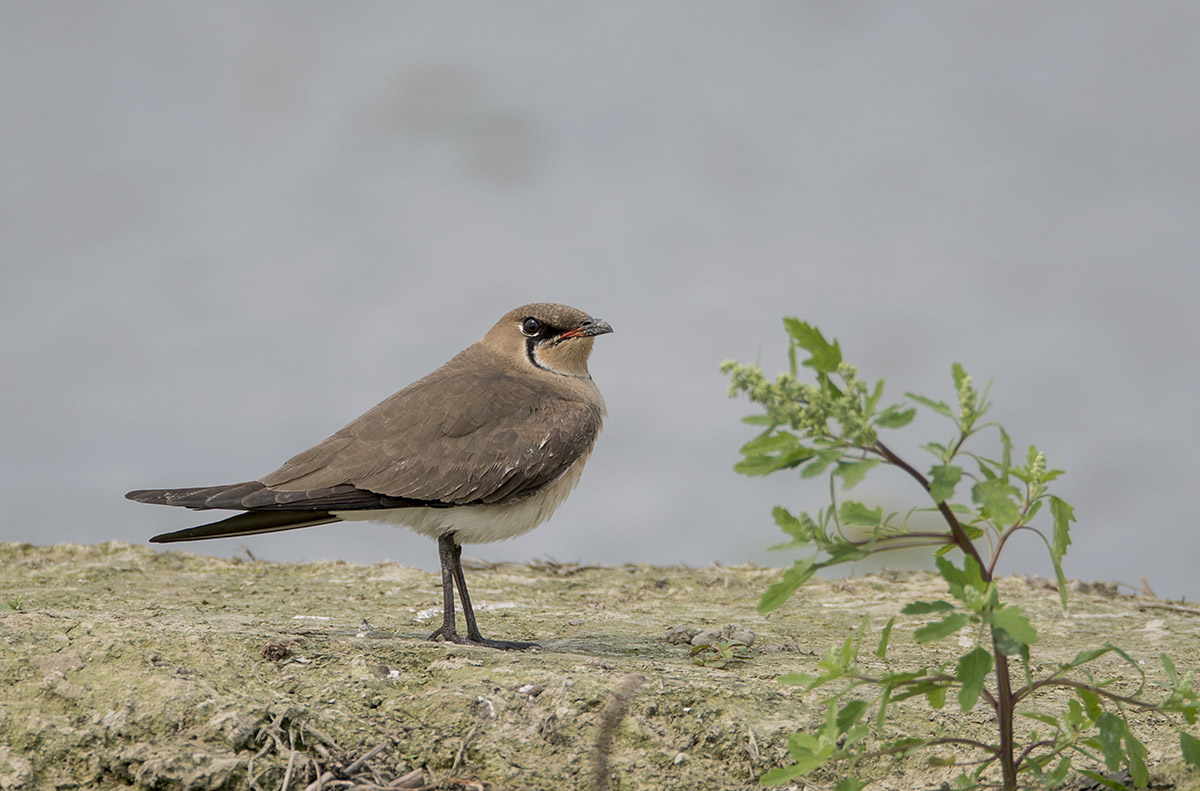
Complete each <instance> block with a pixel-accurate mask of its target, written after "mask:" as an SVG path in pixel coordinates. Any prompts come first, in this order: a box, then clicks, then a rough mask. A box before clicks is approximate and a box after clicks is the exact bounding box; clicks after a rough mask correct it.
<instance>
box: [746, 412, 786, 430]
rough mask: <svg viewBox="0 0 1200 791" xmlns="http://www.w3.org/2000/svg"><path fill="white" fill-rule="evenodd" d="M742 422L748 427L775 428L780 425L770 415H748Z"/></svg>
mask: <svg viewBox="0 0 1200 791" xmlns="http://www.w3.org/2000/svg"><path fill="white" fill-rule="evenodd" d="M742 422H743V423H745V424H746V425H747V426H771V427H772V428H774V427H775V426H776V425H778V424H777V423H776V422H775V419H774V418H773V417H771V416H770V415H746V416H745V417H744V418H742Z"/></svg>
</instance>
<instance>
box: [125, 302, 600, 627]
mask: <svg viewBox="0 0 1200 791" xmlns="http://www.w3.org/2000/svg"><path fill="white" fill-rule="evenodd" d="M612 331H613V330H612V327H611V326H610V325H609V324H608V322H606V321H603V320H602V319H597V318H593V317H592V316H590V315H589V314H587V313H585V312H583V311H581V310H578V309H576V308H572V307H568V306H567V305H560V304H555V303H549V302H536V303H532V304H529V305H524V306H522V307H519V308H516V309H515V310H512V311H509V312H508V313H506V314H505V315H504V317H503V318H501V319H500V320H499V321H498V322H496V324H495V325H494V326H493V327H492V328H491V330H489V331H488V332H487V334H485V335H484V336H483V337H482V338H481V339H480V340H479V341H477V342H475V343H473V344H471V345H470V346H468V347H467V348H466V349H464V350H463V351H461V352H459V353H458V354H457V355H455V356H454V357H453V358H451V359H450V360H449V361H448V362H447V363H446V364H444V365H443V366H441V367H440V368H438V369H437V370H435V371H433V372H432V373H430V374H428V375H427V376H425V377H424V378H422V379H418V380H417V381H415V382H413V383H412V384H410V385H408V386H407V387H405V388H404V389H402V390H400V391H399V392H397V393H395V394H393V395H391V396H389V397H388V398H386V399H384V400H383V401H381V402H380V403H379V404H377V405H376V406H375V407H373V408H371V409H369V410H368V411H367V412H365V413H364V414H363V415H362V416H360V417H358V418H357V419H355V420H353V421H351V422H350V423H348V424H347V425H346V426H345V427H343V428H342V429H341V430H339V431H338V432H337V433H335V434H334V435H333V436H331V437H329V438H328V439H326V440H324V441H323V442H320V443H319V444H317V445H315V446H313V447H312V448H309V449H308V450H306V451H303V452H301V453H299V454H297V455H295V456H293V457H292V458H290V459H288V460H287V461H286V462H284V464H283V466H281V467H280V468H279V469H277V470H275V471H274V472H271V473H268V474H267V475H264V476H262V477H261V478H258V479H257V480H253V481H246V482H242V483H234V484H228V485H224V486H206V487H200V488H183V489H140V490H136V491H132V492H129V493H128V494H126V495H125V496H126V497H127V498H128V499H130V500H134V501H136V502H140V503H153V504H158V505H173V506H182V507H185V508H190V509H193V510H209V509H233V510H240V511H244V513H241V514H238V515H236V516H231V517H229V518H227V519H223V520H221V521H218V522H213V523H210V524H205V525H200V526H198V527H192V528H188V529H186V530H179V531H176V532H171V533H163V534H161V535H156V536H154V537H152V538H151V539H150V541H151V542H152V543H158V544H166V543H173V542H177V541H198V540H202V539H208V538H226V537H235V536H249V535H255V534H259V533H273V532H276V531H281V530H293V529H296V528H301V527H312V526H315V525H326V524H332V523H337V522H353V521H358V520H366V521H372V522H383V523H386V524H393V525H400V526H404V527H408V528H410V529H412V530H414V531H416V532H417V533H420V534H422V535H425V536H428V537H430V538H434V539H436V540H437V542H438V559H439V562H440V565H441V572H442V625H441V626H440V627H439V628H438V629H437V630H436V631H434V632H433V634H431V635H429V639H430V640H440V641H446V642H450V643H455V644H459V645H475V646H484V647H488V648H497V649H504V650H510V649H526V648H530V647H536V646H537V644H536V643H529V642H520V641H513V640H495V639H488V638H485V637H483V635H482V634H480V631H479V626H478V624H477V622H476V620H475V612H474V610H473V608H472V607H471V598H470V595H469V594H468V593H467V583H466V580H465V578H464V576H463V569H462V560H461V558H462V545H463V544H465V543H471V544H473V543H484V542H490V541H498V540H501V539H505V538H511V537H514V536H518V535H521V534H523V533H526V532H528V531H530V530H532V529H533V528H535V527H537V526H538V525H540V524H542V523H543V522H545V521H546V520H547V519H549V518H550V516H551V514H553V513H554V511H555V509H557V508H558V506H559V505H561V504H562V502H563V500H564V499H566V497H567V495H568V494H570V492H571V491H572V490H573V489H574V488H575V486H576V485H577V484H578V483H579V478H580V475H581V474H582V472H583V467H584V464H585V463H586V462H587V460H588V457H589V456H590V455H591V453H592V449H593V448H594V447H595V444H596V437H597V435H598V434H599V433H600V429H601V426H602V423H603V420H604V418H605V416H606V411H605V404H604V398H603V397H602V396H601V395H600V390H599V389H598V388H597V387H596V384H595V383H594V382H593V381H592V377H591V374H590V373H589V372H588V358H589V357H590V356H591V353H592V345H593V342H594V339H595V338H596V337H597V336H599V335H604V334H606V333H610V332H612ZM456 587H457V590H458V596H459V603H460V604H461V607H462V613H463V619H464V621H465V625H466V634H465V635H464V634H462V633H460V632H459V631H458V629H457V624H456V621H455V608H454V590H455V588H456Z"/></svg>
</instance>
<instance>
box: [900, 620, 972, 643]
mask: <svg viewBox="0 0 1200 791" xmlns="http://www.w3.org/2000/svg"><path fill="white" fill-rule="evenodd" d="M970 620H971V619H970V618H968V617H967V616H965V615H963V614H962V613H960V612H955V613H950V614H949V615H947V616H946V617H945V618H943V619H942V620H940V621H937V622H935V623H927V624H925V625H924V626H922V627H920V628H919V629H917V630H916V631H915V632H913V639H914V640H916V641H917V642H918V643H932V642H934V641H935V640H941V639H942V638H945V637H949V636H950V635H952V634H954V633H955V632H957V631H958V630H959V629H961V628H963V627H964V626H966V625H967V624H968V623H969V622H970Z"/></svg>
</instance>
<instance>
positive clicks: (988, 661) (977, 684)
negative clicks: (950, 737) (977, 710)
mask: <svg viewBox="0 0 1200 791" xmlns="http://www.w3.org/2000/svg"><path fill="white" fill-rule="evenodd" d="M990 672H992V655H991V654H989V653H988V652H987V651H985V650H984V649H983V648H982V647H980V646H976V647H975V650H973V651H971V652H970V653H969V654H963V655H962V656H961V657H960V658H959V660H958V668H957V669H956V670H955V672H954V677H955V678H957V679H958V681H959V683H960V684H962V687H961V688H959V690H958V706H959V708H960V709H962V710H963V711H964V712H967V711H970V710H971V709H972V708H973V707H974V706H975V701H977V700H979V695H980V694H981V693H982V692H983V682H984V681H985V680H986V679H987V675H988V673H990Z"/></svg>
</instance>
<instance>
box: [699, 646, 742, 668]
mask: <svg viewBox="0 0 1200 791" xmlns="http://www.w3.org/2000/svg"><path fill="white" fill-rule="evenodd" d="M749 658H750V652H749V650H747V647H746V644H745V643H743V642H742V641H740V640H717V641H716V642H714V643H701V644H700V645H696V646H692V662H693V663H695V664H697V665H701V666H703V667H716V668H723V667H726V666H728V665H729V663H730V662H738V661H744V660H746V659H749Z"/></svg>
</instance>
